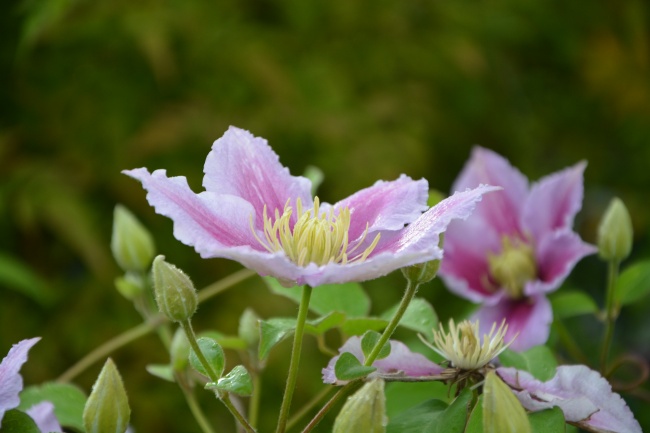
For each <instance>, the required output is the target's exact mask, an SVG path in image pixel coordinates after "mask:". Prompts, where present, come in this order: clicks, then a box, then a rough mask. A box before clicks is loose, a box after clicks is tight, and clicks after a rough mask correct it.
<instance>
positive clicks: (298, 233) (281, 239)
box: [250, 197, 380, 266]
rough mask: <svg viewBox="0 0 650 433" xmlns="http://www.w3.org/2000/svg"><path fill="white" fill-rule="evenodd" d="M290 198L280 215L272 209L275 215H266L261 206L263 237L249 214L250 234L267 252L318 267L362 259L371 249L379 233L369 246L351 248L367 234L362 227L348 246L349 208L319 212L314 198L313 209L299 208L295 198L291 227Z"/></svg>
mask: <svg viewBox="0 0 650 433" xmlns="http://www.w3.org/2000/svg"><path fill="white" fill-rule="evenodd" d="M290 201H291V200H287V203H286V204H285V205H284V211H283V212H282V214H280V212H279V211H278V210H277V209H276V210H275V215H274V217H275V218H271V217H270V216H268V213H267V209H266V205H264V213H263V219H264V239H261V238H260V237H259V236H258V235H257V233H256V232H255V229H254V227H253V216H252V215H251V219H250V224H251V230H252V231H253V235H254V236H255V238H256V239H257V241H258V242H259V243H260V244H261V245H262V246H263V247H264V248H266V250H268V251H269V252H271V253H273V252H276V251H284V253H285V254H286V255H287V257H289V258H290V259H291V261H293V262H294V263H296V264H297V265H298V266H307V265H308V264H309V263H315V264H317V265H318V266H322V265H326V264H328V263H342V264H346V263H351V262H362V261H364V260H365V259H366V258H367V257H368V256H369V255H370V253H372V251H373V250H374V249H375V247H376V246H377V243H378V242H379V238H380V234H377V236H375V239H373V241H372V243H371V244H370V246H368V247H367V248H366V249H365V250H363V251H362V252H360V253H358V254H356V255H355V254H354V252H355V250H357V248H358V247H359V246H360V245H361V244H362V243H363V241H364V240H365V238H366V235H367V234H368V224H367V223H366V229H365V231H364V232H363V235H362V236H361V239H359V240H358V241H357V242H356V244H355V245H354V247H352V248H350V245H349V239H348V231H349V229H350V209H349V208H347V207H346V208H344V209H341V210H339V212H338V214H335V213H334V209H333V208H331V209H330V211H329V213H326V212H322V213H321V212H320V201H319V199H318V197H315V198H314V208H313V209H311V210H308V211H306V212H304V211H303V208H302V201H301V200H300V198H298V199H297V200H296V217H297V220H296V223H295V224H294V225H293V227H292V226H291V216H292V214H293V211H294V210H293V208H292V207H291V205H290Z"/></svg>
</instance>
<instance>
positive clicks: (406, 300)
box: [302, 280, 420, 433]
mask: <svg viewBox="0 0 650 433" xmlns="http://www.w3.org/2000/svg"><path fill="white" fill-rule="evenodd" d="M419 286H420V285H419V284H418V283H413V282H411V281H410V280H407V283H406V290H405V291H404V295H403V296H402V300H401V301H400V304H399V306H398V307H397V311H395V315H394V316H393V318H392V319H390V322H389V323H388V326H386V329H384V332H383V333H382V334H381V337H379V341H377V344H375V347H373V349H372V351H371V352H370V355H368V357H367V358H366V361H365V362H364V365H365V366H370V365H372V363H373V362H375V359H377V356H379V352H381V348H382V347H384V344H386V342H387V341H388V340H389V339H390V337H391V336H392V335H393V332H395V328H397V325H398V324H399V322H400V320H402V316H404V313H405V312H406V309H407V308H408V306H409V304H410V303H411V301H412V300H413V298H414V297H415V294H416V293H417V291H418V287H419ZM360 385H361V380H355V381H353V382H349V383H348V384H347V385H345V386H343V387H342V388H339V390H338V391H336V394H334V395H333V396H332V398H331V399H330V400H329V401H328V402H327V403H326V404H325V406H323V407H322V408H321V410H320V411H319V412H318V413H317V414H316V416H314V418H313V419H312V420H311V421H310V422H309V424H307V426H306V427H305V428H304V429H303V431H302V433H308V432H310V431H312V430H313V429H314V428H315V427H316V426H317V425H318V423H319V422H320V421H321V420H322V419H323V417H324V416H325V415H326V414H327V412H329V410H330V409H331V408H332V407H333V406H334V405H335V404H336V403H337V402H338V401H339V400H340V399H341V398H342V397H343V396H344V395H345V394H347V393H348V392H349V391H351V390H354V389H356V388H358V387H359V386H360Z"/></svg>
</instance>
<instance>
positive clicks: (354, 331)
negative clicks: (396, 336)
mask: <svg viewBox="0 0 650 433" xmlns="http://www.w3.org/2000/svg"><path fill="white" fill-rule="evenodd" d="M386 325H388V321H387V320H384V319H379V318H377V317H359V318H354V319H347V320H346V321H345V322H343V325H341V329H342V330H343V332H345V334H346V335H363V334H364V333H365V332H366V331H380V330H382V329H384V328H385V327H386Z"/></svg>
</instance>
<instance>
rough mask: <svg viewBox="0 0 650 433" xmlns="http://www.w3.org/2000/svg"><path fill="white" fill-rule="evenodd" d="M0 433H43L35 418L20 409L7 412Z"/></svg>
mask: <svg viewBox="0 0 650 433" xmlns="http://www.w3.org/2000/svg"><path fill="white" fill-rule="evenodd" d="M0 433H41V431H40V430H39V429H38V427H37V426H36V423H35V422H34V420H33V419H32V418H31V417H30V416H29V415H27V414H26V413H24V412H21V411H20V410H18V409H11V410H8V411H7V412H5V415H4V417H3V418H2V427H1V428H0Z"/></svg>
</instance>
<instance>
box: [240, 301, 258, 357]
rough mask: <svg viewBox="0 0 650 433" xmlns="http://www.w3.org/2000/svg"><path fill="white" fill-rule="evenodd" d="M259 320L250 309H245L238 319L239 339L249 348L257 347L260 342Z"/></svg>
mask: <svg viewBox="0 0 650 433" xmlns="http://www.w3.org/2000/svg"><path fill="white" fill-rule="evenodd" d="M259 321H260V318H259V316H258V315H257V314H255V311H253V309H252V308H246V309H245V310H244V312H243V313H242V315H241V317H240V318H239V338H241V339H242V340H244V341H245V342H246V345H247V346H248V347H249V348H253V347H257V342H258V341H259V340H260V323H259Z"/></svg>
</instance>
